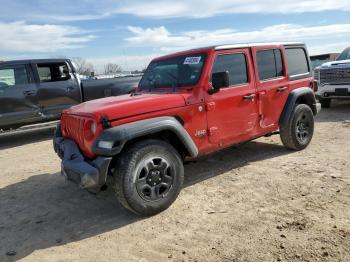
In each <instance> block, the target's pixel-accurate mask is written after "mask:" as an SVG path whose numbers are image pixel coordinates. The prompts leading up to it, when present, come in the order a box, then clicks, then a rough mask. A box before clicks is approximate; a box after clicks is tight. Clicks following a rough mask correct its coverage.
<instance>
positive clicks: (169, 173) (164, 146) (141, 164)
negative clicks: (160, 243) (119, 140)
mask: <svg viewBox="0 0 350 262" xmlns="http://www.w3.org/2000/svg"><path fill="white" fill-rule="evenodd" d="M114 179H115V192H116V195H117V198H118V200H119V201H120V203H121V204H122V205H123V206H124V207H126V208H128V209H129V210H131V211H133V212H134V213H136V214H139V215H144V216H151V215H154V214H157V213H160V212H162V211H163V210H165V209H167V208H168V207H169V206H170V205H171V204H172V203H173V202H174V201H175V199H176V198H177V196H178V194H179V193H180V190H181V188H182V184H183V180H184V169H183V163H182V160H181V158H180V155H179V154H178V152H177V151H176V150H175V149H174V148H173V147H172V146H171V145H169V144H168V143H166V142H163V141H160V140H144V141H141V142H137V143H135V144H134V145H132V146H131V147H130V148H127V149H126V150H125V151H124V153H123V154H122V155H121V157H120V158H119V160H118V161H117V166H116V168H115V172H114Z"/></svg>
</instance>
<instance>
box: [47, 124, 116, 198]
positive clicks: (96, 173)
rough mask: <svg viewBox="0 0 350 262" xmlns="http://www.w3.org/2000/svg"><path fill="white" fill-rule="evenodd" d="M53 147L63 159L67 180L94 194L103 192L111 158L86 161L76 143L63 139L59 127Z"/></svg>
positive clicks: (62, 167) (64, 174) (62, 170)
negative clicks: (102, 188)
mask: <svg viewBox="0 0 350 262" xmlns="http://www.w3.org/2000/svg"><path fill="white" fill-rule="evenodd" d="M53 146H54V149H55V152H56V153H57V155H58V156H59V157H60V158H61V159H62V162H61V174H62V175H63V176H65V177H66V179H68V180H70V181H72V182H74V183H76V184H79V186H80V187H81V188H84V189H88V190H89V191H91V192H94V193H97V192H98V191H100V190H101V187H102V186H103V185H104V184H105V183H106V180H107V174H108V167H109V164H110V162H111V160H112V158H111V157H97V158H96V159H95V160H92V161H90V160H86V159H85V158H84V156H83V155H82V154H81V152H80V150H79V147H78V146H77V144H76V143H75V142H74V141H72V140H69V139H65V138H63V137H62V134H61V131H60V126H59V125H58V126H57V129H56V132H55V136H54V139H53Z"/></svg>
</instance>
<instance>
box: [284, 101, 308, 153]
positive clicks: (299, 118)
mask: <svg viewBox="0 0 350 262" xmlns="http://www.w3.org/2000/svg"><path fill="white" fill-rule="evenodd" d="M313 134H314V115H313V112H312V110H311V108H310V107H309V106H308V105H304V104H301V105H297V106H296V107H295V108H294V111H293V113H292V116H291V118H290V121H289V122H288V123H287V124H286V125H285V126H281V130H280V136H281V140H282V143H283V144H284V146H285V147H286V148H288V149H291V150H302V149H304V148H306V147H307V146H308V145H309V144H310V142H311V140H312V137H313Z"/></svg>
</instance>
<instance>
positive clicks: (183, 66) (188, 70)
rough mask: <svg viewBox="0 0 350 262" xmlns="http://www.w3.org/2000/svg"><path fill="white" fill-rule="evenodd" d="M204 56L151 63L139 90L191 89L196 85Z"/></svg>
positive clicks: (183, 57)
mask: <svg viewBox="0 0 350 262" xmlns="http://www.w3.org/2000/svg"><path fill="white" fill-rule="evenodd" d="M205 58H206V54H205V53H200V54H192V55H187V56H178V57H174V58H168V59H163V60H158V61H154V62H151V63H150V65H149V66H148V68H147V70H146V72H145V74H144V75H143V77H142V79H141V81H140V84H139V88H176V87H191V86H194V85H195V84H197V82H198V80H199V78H200V76H201V73H202V68H203V65H204V62H205Z"/></svg>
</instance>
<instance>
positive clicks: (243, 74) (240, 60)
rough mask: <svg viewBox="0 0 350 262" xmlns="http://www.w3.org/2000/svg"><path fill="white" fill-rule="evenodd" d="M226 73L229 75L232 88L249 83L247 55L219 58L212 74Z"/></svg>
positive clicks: (220, 56)
mask: <svg viewBox="0 0 350 262" xmlns="http://www.w3.org/2000/svg"><path fill="white" fill-rule="evenodd" d="M225 71H227V72H228V73H229V76H230V86H234V85H242V84H246V83H248V72H247V60H246V56H245V54H241V53H240V54H227V55H219V56H217V57H216V59H215V63H214V66H213V71H212V73H218V72H225Z"/></svg>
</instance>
